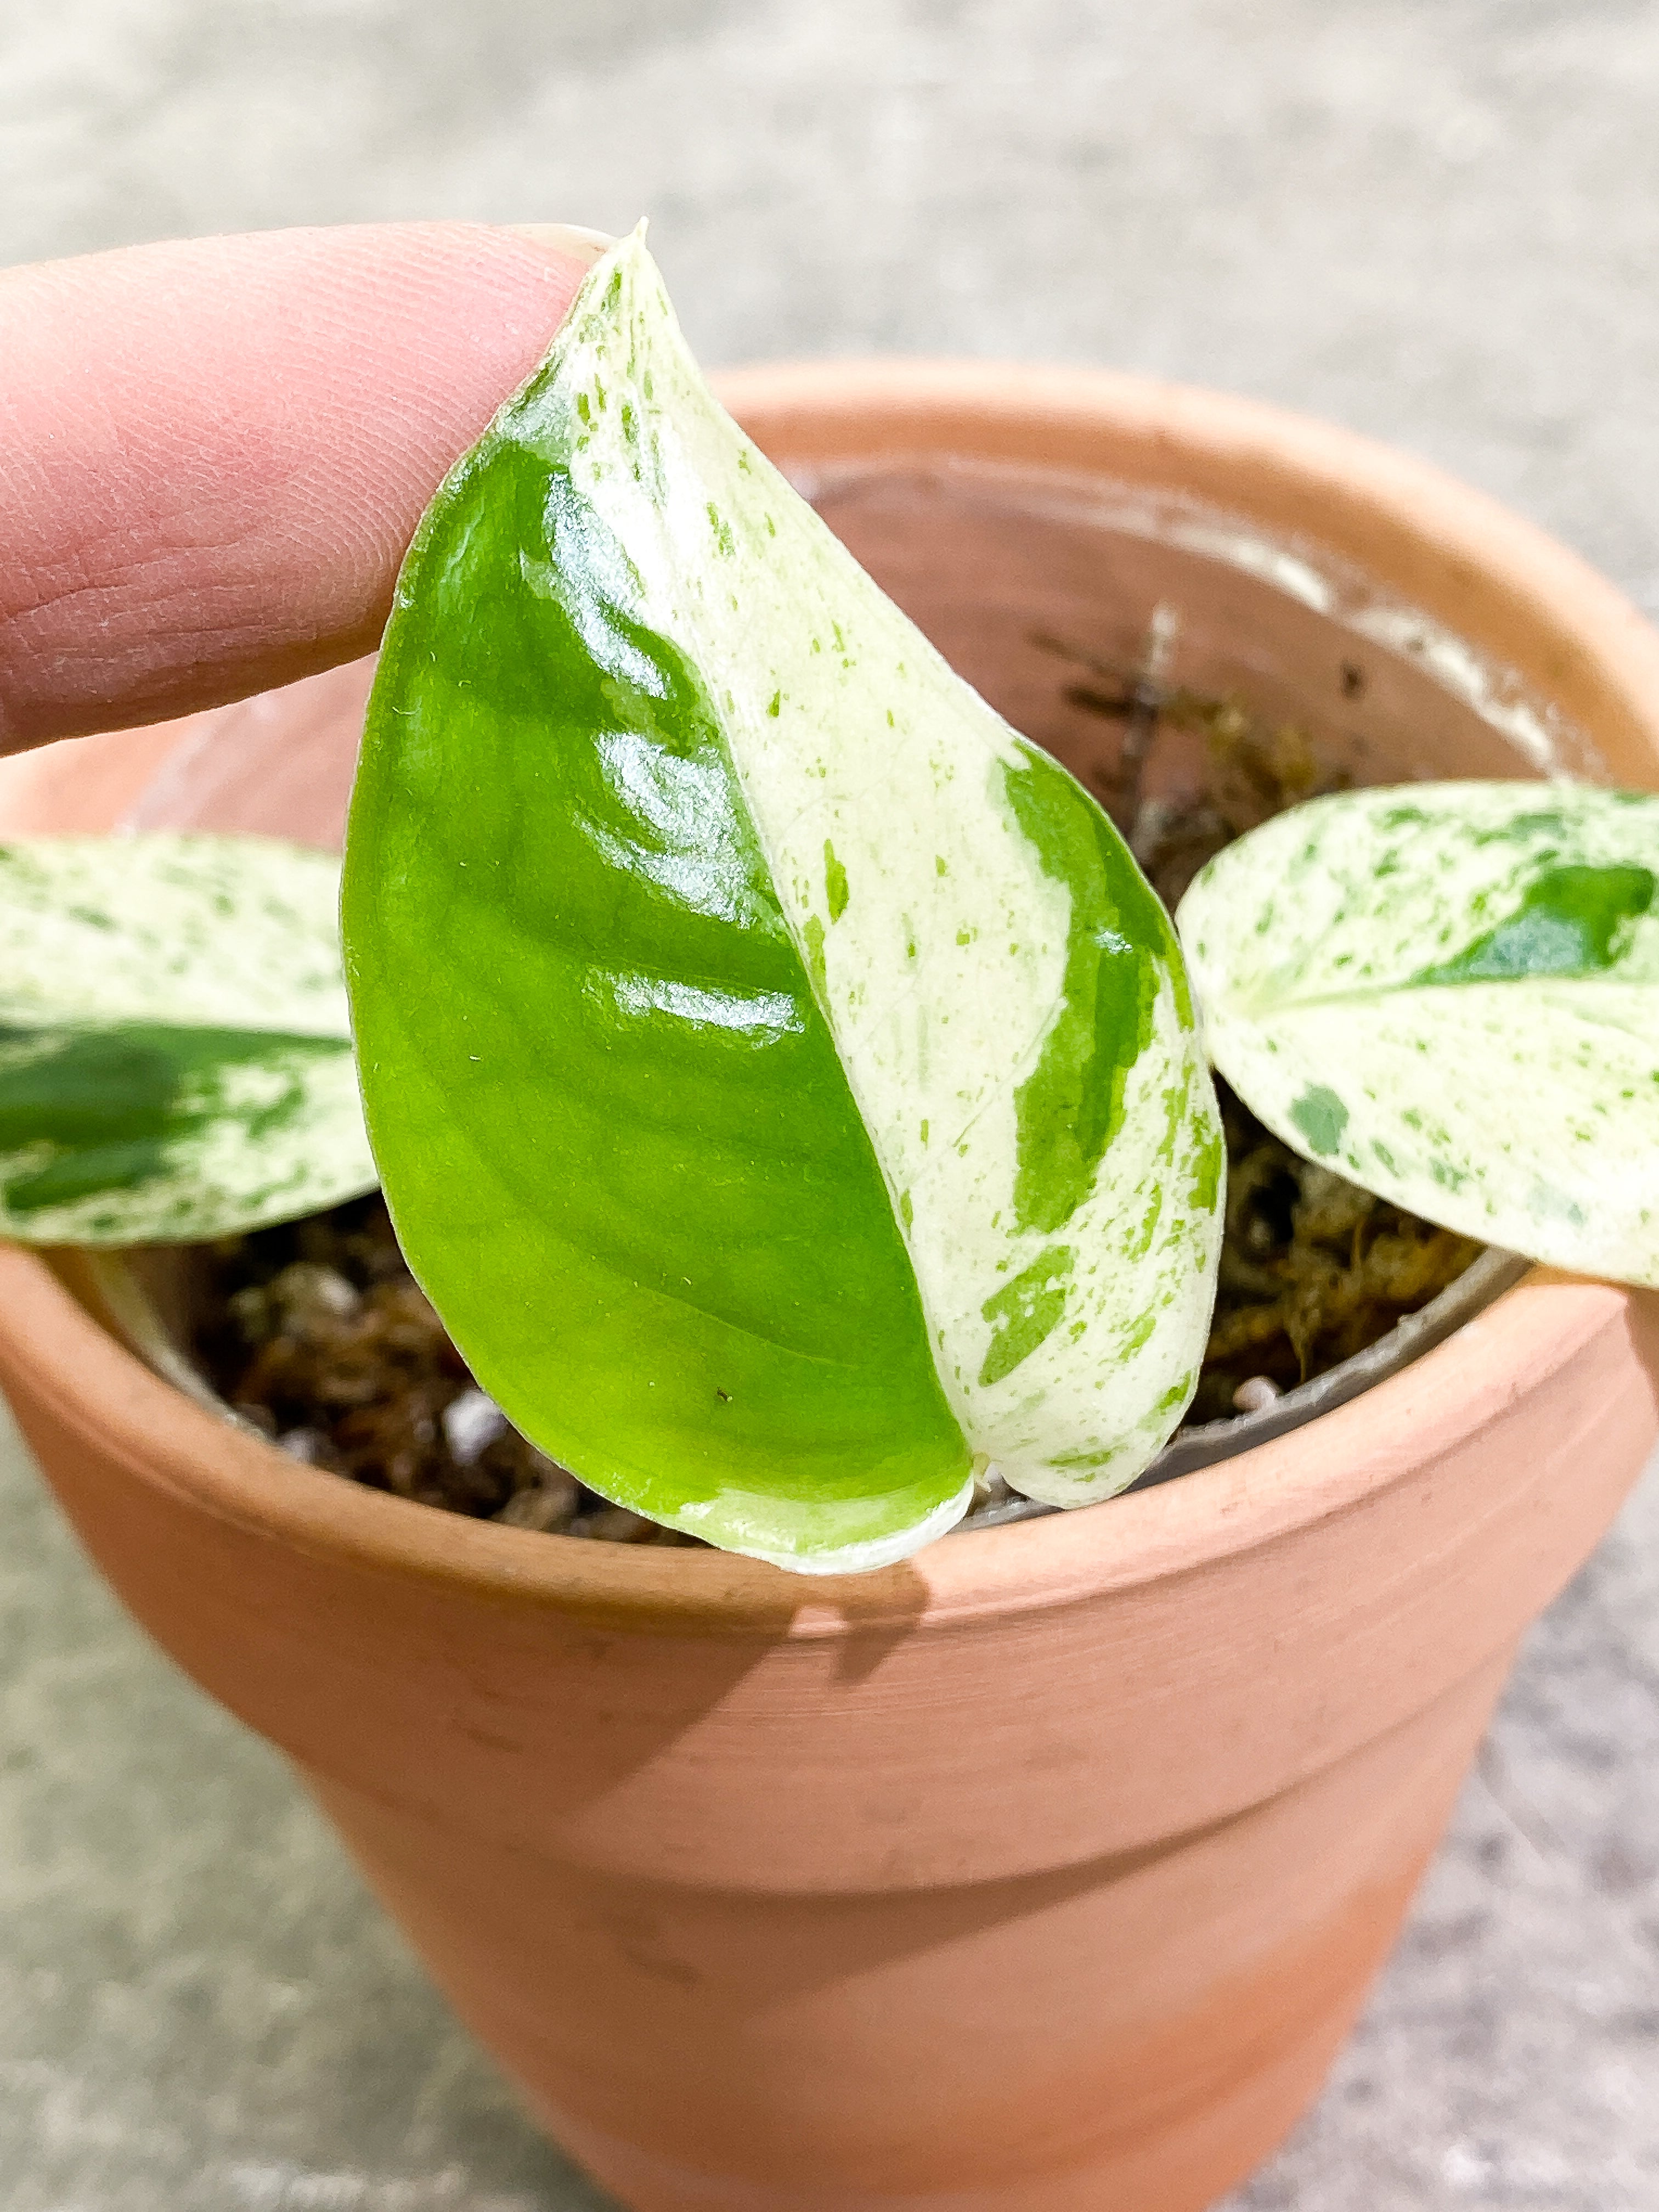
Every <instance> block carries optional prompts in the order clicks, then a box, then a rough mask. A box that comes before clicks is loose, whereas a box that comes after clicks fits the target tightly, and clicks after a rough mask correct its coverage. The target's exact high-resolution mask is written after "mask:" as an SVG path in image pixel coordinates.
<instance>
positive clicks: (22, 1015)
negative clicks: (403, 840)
mask: <svg viewBox="0 0 1659 2212" xmlns="http://www.w3.org/2000/svg"><path fill="white" fill-rule="evenodd" d="M338 887H339V866H338V863H337V861H336V860H333V859H331V857H330V856H329V855H327V854H323V853H313V852H309V851H305V850H302V849H301V848H299V847H297V846H291V845H283V844H278V843H276V842H273V841H271V840H269V839H265V838H230V837H210V836H173V835H163V834H160V833H157V834H155V835H151V836H142V837H39V838H29V839H26V840H19V841H17V842H12V843H9V844H5V845H0V1235H4V1236H7V1237H15V1238H19V1239H21V1240H24V1241H27V1242H29V1243H41V1244H67V1243H76V1244H102V1245H118V1244H136V1243H182V1242H185V1241H189V1240H194V1239H198V1238H204V1237H222V1236H225V1235H228V1234H229V1233H231V1232H232V1231H238V1230H243V1229H251V1228H255V1227H258V1226H260V1225H263V1224H264V1223H267V1222H271V1221H280V1220H286V1219H289V1218H291V1217H293V1216H295V1215H297V1214H301V1213H307V1212H313V1211H314V1210H316V1209H317V1208H319V1207H321V1206H330V1205H332V1204H334V1203H335V1202H336V1201H337V1200H340V1199H343V1198H349V1197H352V1196H355V1195H356V1194H359V1193H361V1192H362V1191H365V1190H370V1189H373V1188H374V1182H375V1172H374V1162H373V1159H372V1158H371V1157H370V1154H369V1151H368V1139H367V1138H366V1137H365V1135H364V1133H363V1126H362V1109H361V1108H360V1106H359V1103H358V1099H357V1085H356V1074H355V1072H354V1070H353V1066H352V1059H351V1042H350V1031H349V1025H348V1022H347V1016H346V1004H345V993H344V988H343V984H342V981H341V976H340V958H339V942H338V929H337V921H336V908H337V899H338Z"/></svg>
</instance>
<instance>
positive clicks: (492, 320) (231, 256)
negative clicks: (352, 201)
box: [0, 222, 604, 750]
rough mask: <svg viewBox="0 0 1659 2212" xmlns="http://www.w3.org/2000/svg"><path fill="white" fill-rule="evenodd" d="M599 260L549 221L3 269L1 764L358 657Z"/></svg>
mask: <svg viewBox="0 0 1659 2212" xmlns="http://www.w3.org/2000/svg"><path fill="white" fill-rule="evenodd" d="M603 250H604V248H603V246H599V245H598V244H597V241H596V240H594V239H593V238H592V235H591V234H587V235H584V234H580V233H576V232H573V231H571V230H569V229H567V228H565V227H563V226H558V225H528V226H507V225H501V226H493V225H488V224H482V223H465V222H431V223H401V224H385V225H362V226H353V227H349V228H335V229H309V230H291V231H275V232H264V233H259V234H246V235H242V236H238V237H228V238H218V239H203V240H184V241H174V242H172V243H169V244H165V245H161V246H143V247H136V248H130V249H126V250H124V251H121V252H112V253H104V254H98V255H92V256H88V257H84V258H81V259H79V260H76V261H71V262H59V263H46V264H37V265H36V266H35V267H33V269H25V270H17V271H15V272H13V274H12V276H10V278H9V281H8V285H7V314H6V316H5V318H4V319H3V330H0V393H3V406H0V412H3V414H4V416H5V417H6V418H7V420H6V429H7V433H8V435H7V441H6V453H5V459H4V465H3V466H0V554H3V561H0V750H7V749H9V748H15V747H16V746H19V745H26V744H38V743H41V742H44V741H45V740H46V739H48V738H55V737H63V736H70V735H78V734H81V733H82V732H87V731H90V730H98V729H110V728H116V727H119V726H123V725H129V726H130V725H131V724H132V723H135V722H141V721H151V720H160V719H161V718H162V717H164V716H167V715H171V714H181V713H187V712H190V711H191V710H192V709H195V708H200V707H204V706H208V705H213V704H216V703H220V702H223V701H226V700H228V699H234V698H237V697H240V696H246V694H247V693H248V692H250V691H253V690H261V689H264V688H266V687H268V686H269V685H271V684H278V683H283V682H286V681H288V680H290V679H291V678H295V677H298V676H301V675H304V674H307V673H308V672H310V671H313V670H315V669H319V668H323V667H327V666H329V665H332V664H333V663H335V662H337V661H339V660H343V659H349V658H352V657H354V656H355V655H356V654H358V653H362V652H364V651H366V650H368V648H369V647H372V646H373V645H374V642H375V641H376V639H377V638H378V635H379V631H380V624H381V623H382V622H383V621H384V618H385V614H386V607H387V606H388V605H389V603H390V599H391V592H392V585H393V582H394V580H395V578H396V574H397V570H398V564H399V562H400V561H401V559H402V556H403V553H404V549H405V548H406V546H407V545H408V543H409V540H410V537H411V536H412V534H413V532H414V530H415V526H416V523H417V522H418V520H419V519H420V516H421V513H422V511H423V509H424V508H425V507H426V505H427V503H428V501H429V500H430V498H431V496H432V494H433V493H434V491H435V489H436V488H437V486H438V484H439V483H440V482H441V479H442V477H443V476H444V474H445V472H446V471H447V470H448V468H449V467H450V466H451V465H453V462H454V461H455V460H456V459H458V458H459V455H460V454H461V453H463V452H465V449H466V448H467V447H469V446H470V445H471V443H472V442H473V441H474V440H475V439H476V438H477V436H478V435H479V434H480V432H481V431H482V430H483V428H484V426H485V424H486V423H487V422H489V417H490V416H491V415H492V414H493V413H494V412H495V410H496V408H497V407H499V406H500V405H501V402H502V401H503V400H504V399H505V398H507V397H508V395H509V394H510V393H511V392H513V390H515V389H516V388H517V386H519V385H520V383H521V382H522V381H523V380H524V379H525V378H526V376H527V375H529V374H530V373H531V371H532V369H533V368H535V366H536V364H537V362H538V361H539V360H540V359H541V357H542V355H543V354H544V351H545V350H546V348H547V346H548V344H549V343H550V341H551V339H552V337H553V335H554V333H555V331H556V330H557V328H558V325H559V324H560V322H561V321H562V319H563V316H564V314H565V312H566V310H567V309H568V307H569V304H570V301H571V300H572V299H573V298H574V295H575V294H576V292H577V290H578V289H580V284H581V281H582V278H583V276H585V274H586V270H587V268H588V267H589V266H590V265H591V264H592V261H593V260H594V259H595V258H597V257H598V252H602V251H603Z"/></svg>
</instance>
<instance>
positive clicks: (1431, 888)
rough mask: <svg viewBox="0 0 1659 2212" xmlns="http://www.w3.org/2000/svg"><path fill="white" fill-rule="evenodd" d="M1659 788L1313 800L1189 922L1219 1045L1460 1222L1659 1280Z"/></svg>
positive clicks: (1398, 1199) (1325, 1155)
mask: <svg viewBox="0 0 1659 2212" xmlns="http://www.w3.org/2000/svg"><path fill="white" fill-rule="evenodd" d="M1656 883H1659V799H1654V798H1650V797H1648V796H1647V795H1645V794H1638V793H1623V792H1609V791H1599V790H1595V789H1591V788H1589V787H1583V786H1576V785H1574V786H1569V785H1547V784H1538V783H1513V784H1510V783H1461V784H1459V783H1441V784H1426V785H1413V786H1412V787H1409V788H1407V789H1401V790H1390V791H1365V792H1351V793H1344V794H1342V795H1341V796H1340V797H1337V798H1334V799H1319V800H1316V801H1315V802H1314V803H1313V804H1311V805H1307V806H1303V807H1298V808H1297V809H1296V810H1295V811H1293V812H1291V813H1289V814H1285V815H1281V816H1280V817H1279V818H1278V819H1277V820H1276V821H1273V822H1270V823H1267V825H1266V826H1265V827H1264V828H1262V829H1257V830H1255V831H1253V832H1252V833H1251V835H1250V836H1248V837H1245V838H1243V839H1241V840H1240V842H1238V843H1237V844H1236V845H1233V846H1231V847H1230V848H1228V850H1227V851H1225V853H1223V854H1220V855H1219V856H1218V858H1217V859H1216V860H1212V861H1211V863H1210V865H1209V866H1208V867H1206V869H1205V870H1204V872H1203V873H1202V874H1201V875H1200V877H1199V878H1198V879H1197V881H1196V882H1195V883H1194V885H1193V887H1192V889H1191V890H1189V891H1188V894H1187V896H1186V898H1185V899H1184V900H1183V901H1182V907H1181V912H1180V916H1179V920H1180V925H1181V934H1182V942H1183V944H1184V945H1185V946H1186V950H1187V957H1188V961H1189V963H1191V966H1192V969H1193V974H1194V981H1195V982H1196V985H1197V987H1198V991H1199V994H1200V1002H1201V1005H1202V1006H1203V1010H1204V1021H1205V1028H1206V1036H1207V1041H1208V1043H1209V1047H1210V1051H1211V1054H1212V1058H1213V1060H1214V1061H1215V1064H1216V1066H1218V1068H1219V1069H1220V1070H1221V1073H1223V1074H1224V1075H1225V1077H1226V1078H1227V1080H1228V1081H1229V1082H1230V1083H1231V1085H1233V1086H1234V1088H1235V1089H1236V1090H1237V1091H1238V1093H1239V1095H1240V1096H1241V1097H1243V1099H1244V1101H1245V1103H1247V1104H1248V1105H1249V1107H1250V1109H1252V1111H1253V1112H1254V1113H1255V1114H1256V1115H1259V1116H1260V1117H1261V1120H1262V1121H1265V1122H1266V1123H1267V1126H1268V1127H1269V1128H1271V1129H1272V1130H1273V1131H1274V1133H1276V1134H1277V1135H1278V1136H1279V1137H1281V1138H1283V1139H1284V1140H1285V1143H1286V1144H1288V1145H1291V1146H1294V1147H1295V1149H1296V1150H1297V1152H1300V1153H1302V1154H1303V1156H1304V1158H1309V1159H1317V1160H1321V1161H1323V1162H1324V1163H1325V1164H1328V1166H1330V1167H1333V1168H1334V1169H1336V1170H1337V1171H1338V1172H1339V1173H1340V1174H1341V1175H1344V1176H1348V1177H1349V1178H1350V1179H1351V1180H1352V1181H1353V1182H1358V1183H1362V1184H1364V1186H1365V1188H1367V1189H1370V1190H1374V1191H1376V1192H1378V1193H1379V1194H1381V1195H1382V1196H1383V1197H1385V1198H1389V1199H1391V1200H1394V1201H1395V1203H1396V1204H1397V1205H1401V1206H1407V1207H1409V1208H1410V1209H1411V1210H1412V1211H1413V1212H1416V1213H1419V1214H1422V1215H1424V1216H1425V1218H1427V1219H1429V1220H1431V1221H1437V1222H1441V1223H1443V1224H1444V1225H1445V1226H1446V1227H1447V1228H1449V1229H1455V1230H1458V1231H1462V1233H1463V1234H1464V1235H1465V1236H1469V1237H1482V1238H1484V1239H1486V1241H1487V1242H1489V1243H1494V1244H1499V1245H1504V1246H1507V1247H1508V1248H1510V1249H1511V1250H1514V1251H1517V1252H1523V1253H1525V1254H1527V1255H1528V1256H1529V1257H1531V1258H1534V1259H1538V1260H1545V1261H1551V1262H1553V1264H1554V1265H1556V1266H1558V1267H1570V1268H1573V1269H1575V1270H1577V1271H1579V1272H1581V1273H1586V1274H1595V1275H1609V1276H1613V1277H1614V1278H1616V1279H1619V1280H1620V1281H1629V1282H1638V1283H1651V1284H1659V912H1656V911H1655V890H1656Z"/></svg>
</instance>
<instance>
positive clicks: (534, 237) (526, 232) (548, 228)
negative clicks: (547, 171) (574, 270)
mask: <svg viewBox="0 0 1659 2212" xmlns="http://www.w3.org/2000/svg"><path fill="white" fill-rule="evenodd" d="M501 228H502V229H503V230H511V231H516V232H517V234H518V235H519V236H520V238H527V239H529V240H530V241H531V243H532V245H535V246H545V247H546V248H547V249H548V251H549V252H552V253H557V254H560V255H562V257H563V258H564V259H565V260H567V261H574V262H576V263H577V264H579V265H580V267H581V268H583V269H591V268H592V265H593V264H594V263H595V262H596V261H597V260H599V258H600V256H601V255H602V254H605V253H609V252H610V251H611V247H612V246H614V245H615V244H616V242H617V241H616V240H615V239H614V238H612V237H611V236H610V234H608V233H607V232H605V231H603V230H589V229H588V228H587V227H586V224H585V223H580V222H504V223H502V224H501Z"/></svg>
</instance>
